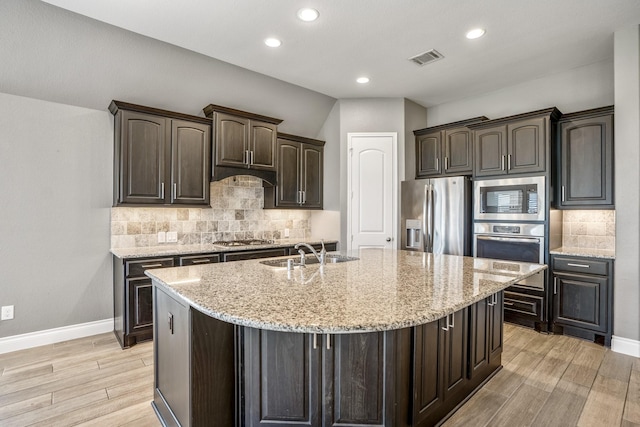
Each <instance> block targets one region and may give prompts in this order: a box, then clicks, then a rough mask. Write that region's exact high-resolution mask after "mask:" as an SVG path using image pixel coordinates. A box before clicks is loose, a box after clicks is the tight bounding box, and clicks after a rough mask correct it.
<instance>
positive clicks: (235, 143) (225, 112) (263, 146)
mask: <svg viewBox="0 0 640 427" xmlns="http://www.w3.org/2000/svg"><path fill="white" fill-rule="evenodd" d="M203 111H204V114H205V115H206V116H207V117H209V118H211V119H212V120H213V122H214V124H215V137H214V150H213V151H214V153H213V179H214V180H218V179H222V178H226V177H227V176H230V175H237V174H238V173H239V171H238V169H244V170H245V173H246V174H248V175H256V176H259V177H261V178H264V179H267V180H268V181H269V182H273V183H275V181H274V173H275V171H276V166H277V160H276V154H277V153H276V138H277V134H278V130H277V126H278V125H279V124H280V123H281V122H282V120H280V119H276V118H273V117H267V116H262V115H259V114H254V113H249V112H246V111H240V110H236V109H233V108H228V107H223V106H220V105H214V104H209V105H207V106H206V107H205V108H204V109H203Z"/></svg>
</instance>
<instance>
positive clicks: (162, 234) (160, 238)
mask: <svg viewBox="0 0 640 427" xmlns="http://www.w3.org/2000/svg"><path fill="white" fill-rule="evenodd" d="M166 241H167V233H165V232H164V231H158V243H164V242H166Z"/></svg>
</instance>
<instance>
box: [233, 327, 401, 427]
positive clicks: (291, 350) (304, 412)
mask: <svg viewBox="0 0 640 427" xmlns="http://www.w3.org/2000/svg"><path fill="white" fill-rule="evenodd" d="M390 339H393V333H385V332H371V333H354V334H336V335H318V334H301V333H287V332H274V331H265V330H260V329H250V328H246V329H245V341H244V343H245V345H244V354H245V356H244V366H245V381H246V389H245V390H246V391H245V399H244V401H245V408H246V409H245V422H246V423H245V425H247V426H279V425H282V424H283V423H284V424H287V425H299V426H302V425H310V426H323V427H332V426H342V425H357V426H381V425H392V424H391V420H392V415H393V411H392V406H390V405H391V402H392V400H393V399H392V398H391V396H392V390H393V388H392V384H391V383H390V382H389V381H387V378H389V375H390V370H391V369H392V363H391V359H392V357H393V350H392V346H391V345H390V344H389V343H388V342H387V341H388V340H390Z"/></svg>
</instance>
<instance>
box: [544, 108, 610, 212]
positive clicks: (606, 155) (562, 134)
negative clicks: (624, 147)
mask: <svg viewBox="0 0 640 427" xmlns="http://www.w3.org/2000/svg"><path fill="white" fill-rule="evenodd" d="M559 139H560V144H559V158H560V161H559V162H558V166H559V172H558V177H559V178H560V185H558V186H557V188H558V191H559V194H558V195H557V198H556V200H558V203H557V207H558V208H560V209H589V208H593V209H613V207H614V202H613V106H610V107H603V108H598V109H594V110H588V111H581V112H577V113H571V114H566V115H564V116H562V119H561V120H560V122H559Z"/></svg>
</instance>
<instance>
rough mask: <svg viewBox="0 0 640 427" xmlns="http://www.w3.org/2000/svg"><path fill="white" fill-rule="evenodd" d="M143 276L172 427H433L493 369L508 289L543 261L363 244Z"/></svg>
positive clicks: (159, 407)
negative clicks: (315, 259)
mask: <svg viewBox="0 0 640 427" xmlns="http://www.w3.org/2000/svg"><path fill="white" fill-rule="evenodd" d="M356 256H358V257H359V259H358V260H355V261H349V262H344V263H336V264H327V265H324V266H320V265H318V264H309V265H307V266H306V267H295V268H294V269H293V270H292V271H289V270H287V269H286V268H276V267H272V266H269V265H264V264H262V263H260V262H259V261H257V260H251V261H241V262H235V263H229V264H215V265H203V266H188V267H179V268H166V269H162V270H148V271H147V272H146V274H147V275H148V276H149V277H151V278H152V280H153V283H154V304H155V310H154V312H155V319H154V320H155V322H154V324H155V329H154V336H155V340H154V343H155V344H154V345H155V352H154V354H155V356H154V357H155V374H156V376H155V398H154V403H153V405H154V408H155V410H156V412H157V413H158V416H159V417H160V418H161V420H162V421H163V422H164V423H165V424H166V425H183V426H187V425H221V426H226V425H229V426H233V425H238V426H240V425H247V426H253V425H264V426H272V425H273V426H275V425H282V424H287V425H318V426H320V425H322V426H332V425H363V426H364V425H371V426H373V425H376V426H380V425H386V426H410V425H413V426H422V425H425V426H426V425H433V424H435V423H436V422H438V421H439V420H441V419H443V418H444V417H446V416H447V415H448V414H449V413H450V412H451V411H453V410H455V408H456V407H457V406H458V405H459V404H461V402H463V401H464V400H465V399H466V398H468V396H470V395H471V394H472V393H473V392H474V391H475V390H477V389H478V388H479V387H480V386H481V385H482V384H483V383H484V382H485V381H486V380H487V379H488V378H490V377H491V376H492V375H493V374H494V373H495V372H496V371H497V370H498V369H499V368H500V353H501V349H502V290H503V289H505V288H507V287H508V286H510V285H511V284H513V283H516V282H518V281H521V280H522V279H524V278H526V277H528V276H530V275H532V274H535V273H537V272H539V271H541V270H543V269H545V268H546V266H544V265H538V264H527V263H515V262H503V261H497V260H486V259H474V258H468V257H459V256H450V255H433V254H428V253H420V252H408V251H388V250H387V251H385V250H379V249H366V250H361V251H360V252H359V253H358V254H356Z"/></svg>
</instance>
